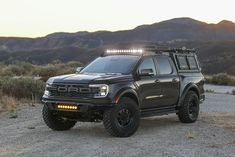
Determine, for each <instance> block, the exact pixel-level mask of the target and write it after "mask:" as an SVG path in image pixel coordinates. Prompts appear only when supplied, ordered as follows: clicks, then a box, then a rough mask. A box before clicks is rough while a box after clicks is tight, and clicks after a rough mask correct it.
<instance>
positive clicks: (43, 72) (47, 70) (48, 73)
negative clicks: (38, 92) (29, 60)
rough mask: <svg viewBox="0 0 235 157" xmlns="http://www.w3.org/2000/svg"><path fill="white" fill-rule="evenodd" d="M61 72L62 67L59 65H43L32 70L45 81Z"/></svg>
mask: <svg viewBox="0 0 235 157" xmlns="http://www.w3.org/2000/svg"><path fill="white" fill-rule="evenodd" d="M59 72H60V68H59V67H58V66H53V65H47V66H43V67H41V66H40V67H37V68H36V69H34V71H33V72H32V74H33V75H35V76H41V77H42V80H43V81H46V80H47V79H48V78H49V77H52V76H56V75H58V73H59Z"/></svg>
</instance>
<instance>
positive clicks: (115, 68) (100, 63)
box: [80, 55, 140, 74]
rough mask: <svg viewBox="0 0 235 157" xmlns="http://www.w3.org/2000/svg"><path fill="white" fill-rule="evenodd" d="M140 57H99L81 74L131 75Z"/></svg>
mask: <svg viewBox="0 0 235 157" xmlns="http://www.w3.org/2000/svg"><path fill="white" fill-rule="evenodd" d="M139 58H140V57H139V56H127V55H126V56H121V55H118V56H106V57H99V58H97V59H95V60H94V61H93V62H91V63H90V64H89V65H87V66H86V67H85V68H84V69H83V70H82V71H81V72H80V73H105V74H130V73H131V71H132V69H133V67H134V66H135V65H136V63H137V62H138V60H139Z"/></svg>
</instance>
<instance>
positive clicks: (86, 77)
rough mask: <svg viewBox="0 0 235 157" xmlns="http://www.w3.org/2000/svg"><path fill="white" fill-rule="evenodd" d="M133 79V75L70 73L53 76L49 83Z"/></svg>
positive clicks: (113, 81)
mask: <svg viewBox="0 0 235 157" xmlns="http://www.w3.org/2000/svg"><path fill="white" fill-rule="evenodd" d="M130 80H133V77H132V75H121V74H118V75H110V74H70V75H61V76H56V77H51V78H49V79H48V81H47V83H49V84H53V83H65V84H66V83H73V84H91V83H105V84H110V83H115V82H121V81H130Z"/></svg>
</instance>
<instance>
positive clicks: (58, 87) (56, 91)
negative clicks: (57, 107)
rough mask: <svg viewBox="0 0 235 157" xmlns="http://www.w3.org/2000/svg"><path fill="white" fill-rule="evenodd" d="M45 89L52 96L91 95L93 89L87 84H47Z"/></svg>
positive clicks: (93, 91)
mask: <svg viewBox="0 0 235 157" xmlns="http://www.w3.org/2000/svg"><path fill="white" fill-rule="evenodd" d="M46 89H47V90H48V91H49V92H50V96H53V97H92V96H93V94H94V93H96V92H97V91H95V89H91V88H89V87H88V85H73V84H68V85H67V84H66V85H62V84H53V85H51V86H47V87H46Z"/></svg>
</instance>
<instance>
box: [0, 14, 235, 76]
mask: <svg viewBox="0 0 235 157" xmlns="http://www.w3.org/2000/svg"><path fill="white" fill-rule="evenodd" d="M140 43H141V44H148V43H156V44H158V45H166V46H171V47H182V46H186V47H188V48H197V49H198V50H199V59H200V60H201V63H202V66H203V69H204V72H205V73H209V74H210V73H219V72H227V73H230V74H235V23H233V22H231V21H226V20H223V21H221V22H219V23H217V24H208V23H205V22H201V21H197V20H194V19H191V18H176V19H171V20H167V21H162V22H159V23H154V24H152V25H141V26H138V27H136V28H134V29H132V30H124V31H116V32H110V31H97V32H85V31H84V32H77V33H63V32H59V33H53V34H49V35H47V36H45V37H40V38H17V37H0V62H5V63H15V62H17V61H27V62H31V63H35V64H47V63H50V62H52V61H54V60H60V61H62V62H67V61H70V60H78V61H81V62H83V63H87V62H88V61H90V60H91V59H93V58H95V57H97V56H98V55H100V54H101V51H102V50H103V49H105V48H107V47H116V46H117V45H125V44H133V45H135V44H140Z"/></svg>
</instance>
